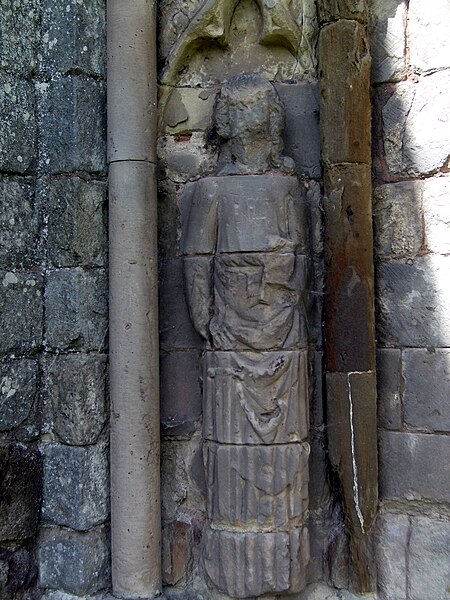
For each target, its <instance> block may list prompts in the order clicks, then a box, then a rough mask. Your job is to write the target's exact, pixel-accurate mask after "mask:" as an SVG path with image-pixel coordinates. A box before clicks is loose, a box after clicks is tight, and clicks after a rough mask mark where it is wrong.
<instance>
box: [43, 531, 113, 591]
mask: <svg viewBox="0 0 450 600" xmlns="http://www.w3.org/2000/svg"><path fill="white" fill-rule="evenodd" d="M109 554H110V552H109V540H108V531H107V529H106V528H105V527H98V528H96V529H93V530H92V531H89V532H87V533H78V532H75V531H67V530H61V529H43V530H42V531H41V534H40V537H39V541H38V561H39V586H40V587H41V588H50V589H56V590H62V591H63V592H68V593H70V594H75V595H77V596H84V595H89V594H92V593H95V592H97V591H98V590H101V589H104V588H106V587H108V586H109V585H110V566H109Z"/></svg>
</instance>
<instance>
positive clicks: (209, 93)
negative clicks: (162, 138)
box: [162, 87, 216, 135]
mask: <svg viewBox="0 0 450 600" xmlns="http://www.w3.org/2000/svg"><path fill="white" fill-rule="evenodd" d="M162 93H163V94H164V95H165V94H167V95H168V94H170V97H169V99H168V101H167V104H166V105H165V106H164V109H163V110H164V114H163V124H162V131H163V132H164V133H167V134H169V135H176V134H189V133H192V132H193V131H206V130H207V129H210V128H211V127H212V125H213V109H214V102H215V100H216V92H215V90H214V89H211V90H202V89H199V88H189V87H187V88H175V89H173V90H172V91H170V88H167V87H163V88H162Z"/></svg>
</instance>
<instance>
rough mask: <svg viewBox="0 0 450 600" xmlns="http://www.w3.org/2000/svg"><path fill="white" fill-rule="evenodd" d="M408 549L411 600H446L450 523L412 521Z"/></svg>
mask: <svg viewBox="0 0 450 600" xmlns="http://www.w3.org/2000/svg"><path fill="white" fill-rule="evenodd" d="M409 549H410V559H409V573H410V589H411V592H410V598H411V600H436V598H446V597H447V596H448V594H449V581H450V523H449V522H448V521H447V520H443V519H442V520H437V519H429V518H427V517H417V518H413V519H412V533H411V540H410V544H409Z"/></svg>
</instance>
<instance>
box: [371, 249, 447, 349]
mask: <svg viewBox="0 0 450 600" xmlns="http://www.w3.org/2000/svg"><path fill="white" fill-rule="evenodd" d="M449 274H450V257H448V256H433V255H429V256H423V257H419V258H416V259H415V260H414V262H413V261H403V260H402V261H400V260H395V261H389V262H385V263H381V264H380V265H379V266H378V272H377V278H376V281H377V288H378V289H377V301H378V320H377V328H378V336H379V341H380V343H381V344H382V345H385V346H413V347H419V348H420V347H429V346H444V347H447V346H449V345H450V306H449V303H448V298H449V297H450V277H449Z"/></svg>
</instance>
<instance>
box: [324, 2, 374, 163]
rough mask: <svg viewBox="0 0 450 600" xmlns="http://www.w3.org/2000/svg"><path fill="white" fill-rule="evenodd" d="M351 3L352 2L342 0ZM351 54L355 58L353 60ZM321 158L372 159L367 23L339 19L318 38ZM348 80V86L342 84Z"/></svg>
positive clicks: (327, 160) (342, 160)
mask: <svg viewBox="0 0 450 600" xmlns="http://www.w3.org/2000/svg"><path fill="white" fill-rule="evenodd" d="M343 2H344V3H347V4H348V5H350V4H351V5H353V4H354V3H353V2H349V1H348V0H343ZM349 57H353V58H352V60H350V58H349ZM319 64H320V65H321V71H322V72H323V75H322V78H321V87H320V96H321V102H320V120H321V135H322V160H323V161H324V163H325V164H341V163H346V162H350V163H364V164H366V165H369V164H370V162H371V120H370V97H369V87H370V85H369V84H370V55H369V52H368V46H367V40H366V33H365V29H364V26H363V25H361V24H360V23H357V22H355V21H349V20H340V21H336V22H333V23H330V24H329V25H327V27H324V28H323V29H322V30H321V33H320V37H319ZM342 82H345V85H344V84H343V83H342Z"/></svg>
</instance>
